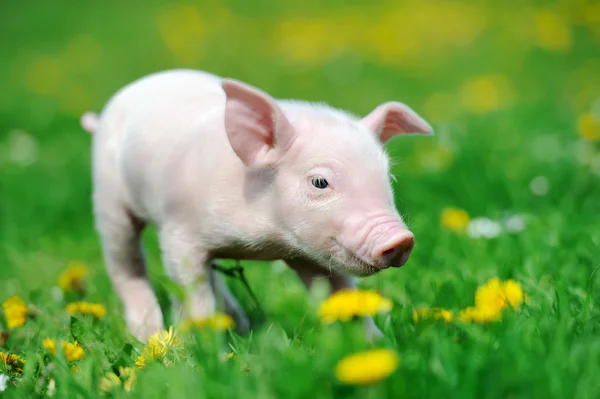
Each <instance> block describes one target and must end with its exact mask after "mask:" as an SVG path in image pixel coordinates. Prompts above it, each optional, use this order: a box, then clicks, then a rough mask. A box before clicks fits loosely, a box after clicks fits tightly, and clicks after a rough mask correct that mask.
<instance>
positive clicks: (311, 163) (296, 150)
mask: <svg viewBox="0 0 600 399" xmlns="http://www.w3.org/2000/svg"><path fill="white" fill-rule="evenodd" d="M222 87H223V89H224V91H225V95H226V106H225V129H226V131H227V136H228V138H229V142H230V144H231V146H232V148H233V150H234V152H235V153H236V155H237V156H238V157H239V158H240V160H241V161H242V162H243V163H244V164H245V165H246V167H248V168H249V171H252V170H254V171H257V170H258V171H260V170H263V171H265V170H266V171H268V173H266V175H268V176H270V177H269V178H268V179H267V180H268V182H267V183H266V184H261V185H260V187H262V192H261V193H259V194H258V195H259V196H261V197H262V198H263V199H265V198H266V203H267V204H269V206H268V207H269V208H270V209H269V211H270V212H272V215H271V216H272V218H273V220H274V221H275V222H274V223H275V224H276V225H277V226H279V227H280V229H281V234H282V236H283V237H282V240H283V241H284V242H285V243H286V245H288V246H289V247H290V249H291V250H292V251H291V252H292V253H295V254H298V253H300V254H301V255H300V256H302V257H306V258H309V259H311V260H312V261H315V262H317V263H319V264H320V265H321V266H323V267H325V268H330V269H335V270H337V271H338V272H342V273H347V274H354V275H361V276H366V275H370V274H374V273H376V272H378V271H380V270H382V269H385V268H388V267H400V266H402V265H404V264H405V263H406V262H407V260H408V258H409V255H410V252H411V250H412V248H413V245H414V236H413V233H412V232H411V231H410V230H408V228H407V227H406V225H405V224H404V222H403V220H402V217H401V216H400V214H399V213H398V211H397V210H396V208H395V206H394V198H393V193H392V187H391V184H390V180H389V178H390V169H389V160H388V157H387V155H386V153H385V151H384V149H383V144H384V143H385V142H386V141H388V140H389V139H391V138H392V137H394V136H396V135H401V134H411V133H418V134H433V130H432V128H431V127H430V126H429V124H428V123H427V122H425V121H424V120H423V119H422V118H421V117H420V116H419V115H417V114H416V113H415V112H414V111H413V110H412V109H410V108H409V107H408V106H406V105H404V104H401V103H398V102H387V103H384V104H382V105H380V106H378V107H377V108H375V109H374V110H373V111H372V112H371V113H370V114H368V115H367V116H365V117H364V118H362V119H361V118H358V117H355V116H353V115H350V114H348V113H346V112H343V111H339V110H336V109H333V108H330V107H327V106H325V105H315V104H307V103H302V102H296V101H275V100H274V99H273V98H271V97H270V96H268V95H267V94H265V93H264V92H262V91H260V90H258V89H256V88H254V87H251V86H248V85H246V84H243V83H241V82H238V81H235V80H230V79H226V80H223V82H222ZM260 175H262V176H263V177H262V178H263V179H264V175H265V173H248V179H252V178H254V177H252V176H260Z"/></svg>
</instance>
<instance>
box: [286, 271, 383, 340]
mask: <svg viewBox="0 0 600 399" xmlns="http://www.w3.org/2000/svg"><path fill="white" fill-rule="evenodd" d="M287 263H288V265H290V267H291V268H292V269H294V270H295V271H296V273H297V274H298V276H299V277H300V279H301V280H302V282H303V283H304V285H305V286H306V288H307V289H309V290H310V287H311V286H312V284H313V283H314V281H315V280H316V279H317V278H326V279H327V281H328V282H329V286H330V287H331V291H330V295H331V294H333V293H335V292H337V291H340V290H342V289H346V288H350V289H354V290H355V289H356V282H355V281H354V278H352V277H350V276H343V275H340V274H337V273H335V272H333V271H329V270H324V269H323V268H322V267H320V266H318V265H315V264H313V263H311V262H307V261H287ZM364 319H365V329H366V334H367V339H368V340H369V341H371V342H373V341H374V340H377V339H380V338H383V333H382V332H381V330H380V329H379V327H377V325H376V324H375V321H374V320H373V318H372V317H371V316H366V317H365V318H364Z"/></svg>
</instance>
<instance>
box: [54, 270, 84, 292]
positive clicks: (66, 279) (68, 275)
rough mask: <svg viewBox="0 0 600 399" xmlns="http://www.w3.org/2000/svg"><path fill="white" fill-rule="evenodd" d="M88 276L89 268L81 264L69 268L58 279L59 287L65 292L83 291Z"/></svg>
mask: <svg viewBox="0 0 600 399" xmlns="http://www.w3.org/2000/svg"><path fill="white" fill-rule="evenodd" d="M87 275H88V268H87V267H86V266H85V265H84V264H81V263H75V264H72V265H71V266H69V268H67V270H65V271H64V272H63V273H62V274H61V275H60V276H59V278H58V286H59V287H60V289H62V290H63V291H64V292H67V291H71V290H77V291H82V290H83V283H84V281H85V278H86V277H87Z"/></svg>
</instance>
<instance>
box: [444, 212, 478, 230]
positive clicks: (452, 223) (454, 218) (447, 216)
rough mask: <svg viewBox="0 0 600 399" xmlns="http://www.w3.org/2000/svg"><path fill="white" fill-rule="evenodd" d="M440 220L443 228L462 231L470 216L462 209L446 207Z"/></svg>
mask: <svg viewBox="0 0 600 399" xmlns="http://www.w3.org/2000/svg"><path fill="white" fill-rule="evenodd" d="M440 221H441V223H442V226H444V227H445V228H447V229H450V230H452V231H456V232H457V233H462V232H464V231H465V230H466V228H467V225H468V224H469V222H470V221H471V218H470V217H469V214H468V213H467V212H466V211H465V210H463V209H457V208H446V209H444V210H443V211H442V215H441V218H440Z"/></svg>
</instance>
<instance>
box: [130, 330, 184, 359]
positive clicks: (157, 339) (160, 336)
mask: <svg viewBox="0 0 600 399" xmlns="http://www.w3.org/2000/svg"><path fill="white" fill-rule="evenodd" d="M182 345H183V344H182V342H181V340H180V339H179V337H178V336H177V335H176V334H175V330H174V329H173V326H170V327H169V330H161V331H159V332H157V333H156V334H154V335H152V336H151V337H150V338H149V339H148V344H147V345H146V347H145V348H144V351H143V352H142V354H141V356H138V358H137V360H136V362H135V365H136V366H137V367H139V368H143V367H145V366H146V364H147V363H148V362H150V361H152V360H161V361H162V360H163V359H164V358H165V356H167V354H168V353H169V352H170V351H171V350H172V349H176V348H179V347H181V346H182Z"/></svg>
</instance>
